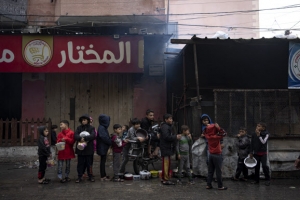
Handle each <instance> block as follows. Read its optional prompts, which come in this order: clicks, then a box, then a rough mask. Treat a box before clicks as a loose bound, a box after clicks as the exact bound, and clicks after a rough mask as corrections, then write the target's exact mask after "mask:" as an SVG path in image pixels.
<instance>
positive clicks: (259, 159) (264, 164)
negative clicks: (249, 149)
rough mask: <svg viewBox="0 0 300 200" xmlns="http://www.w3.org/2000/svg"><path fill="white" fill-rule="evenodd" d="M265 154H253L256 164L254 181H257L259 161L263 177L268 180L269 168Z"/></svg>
mask: <svg viewBox="0 0 300 200" xmlns="http://www.w3.org/2000/svg"><path fill="white" fill-rule="evenodd" d="M267 156H268V155H267V154H265V155H262V156H259V155H257V154H254V158H255V159H256V160H257V165H256V166H255V175H254V180H255V181H256V182H259V170H260V163H261V164H262V169H263V172H264V174H265V178H266V180H267V181H269V180H270V169H269V166H268V165H267Z"/></svg>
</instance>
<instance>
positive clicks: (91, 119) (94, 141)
mask: <svg viewBox="0 0 300 200" xmlns="http://www.w3.org/2000/svg"><path fill="white" fill-rule="evenodd" d="M93 121H94V120H93V118H92V117H90V125H92V126H93ZM96 138H97V130H96V128H95V139H94V140H93V143H94V152H95V151H97V140H96ZM93 164H94V156H93V157H92V163H91V167H90V172H91V174H92V177H95V176H94V174H93ZM82 177H84V178H86V177H88V175H87V173H84V174H83V176H82Z"/></svg>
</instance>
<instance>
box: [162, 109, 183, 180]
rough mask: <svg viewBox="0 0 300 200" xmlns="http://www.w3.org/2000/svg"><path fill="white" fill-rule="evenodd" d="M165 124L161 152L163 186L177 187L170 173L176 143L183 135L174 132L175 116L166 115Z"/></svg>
mask: <svg viewBox="0 0 300 200" xmlns="http://www.w3.org/2000/svg"><path fill="white" fill-rule="evenodd" d="M163 119H164V122H163V123H162V124H161V134H160V135H161V136H160V150H161V157H162V180H161V183H162V184H163V185H175V183H173V182H172V181H170V176H169V171H170V167H171V156H172V155H173V154H174V152H175V148H176V146H175V145H176V142H177V140H180V139H181V135H180V134H179V135H176V134H175V133H173V132H172V124H173V116H172V115H171V114H165V115H164V116H163Z"/></svg>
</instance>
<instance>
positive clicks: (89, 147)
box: [74, 115, 95, 183]
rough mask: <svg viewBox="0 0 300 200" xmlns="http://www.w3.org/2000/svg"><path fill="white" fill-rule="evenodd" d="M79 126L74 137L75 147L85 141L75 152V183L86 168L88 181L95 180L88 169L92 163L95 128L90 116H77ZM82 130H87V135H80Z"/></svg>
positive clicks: (79, 179) (80, 179) (79, 180)
mask: <svg viewBox="0 0 300 200" xmlns="http://www.w3.org/2000/svg"><path fill="white" fill-rule="evenodd" d="M79 122H80V124H81V125H80V126H78V127H77V129H76V131H75V134H74V138H75V141H76V147H77V146H78V143H83V142H84V143H85V144H86V146H85V147H84V149H83V150H80V149H78V148H76V150H75V153H76V154H77V159H78V162H77V173H78V178H77V180H76V181H75V183H80V182H81V181H82V176H83V173H84V172H85V170H86V169H87V172H88V176H89V179H88V180H89V181H91V182H95V179H94V178H93V176H92V173H91V171H90V169H91V165H92V157H93V156H94V143H93V140H94V139H95V128H94V127H93V126H91V125H90V116H88V115H82V116H81V117H80V118H79ZM83 131H86V132H88V134H89V135H85V136H81V135H80V133H82V132H83Z"/></svg>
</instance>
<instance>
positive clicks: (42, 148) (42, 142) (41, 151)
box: [38, 126, 51, 157]
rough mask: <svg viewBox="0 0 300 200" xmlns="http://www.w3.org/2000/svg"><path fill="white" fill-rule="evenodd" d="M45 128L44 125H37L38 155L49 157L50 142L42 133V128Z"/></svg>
mask: <svg viewBox="0 0 300 200" xmlns="http://www.w3.org/2000/svg"><path fill="white" fill-rule="evenodd" d="M46 128H47V127H45V126H40V127H38V132H39V134H40V137H39V140H38V155H39V156H47V157H49V156H50V155H51V150H50V142H49V140H48V138H47V137H46V136H45V135H44V130H45V129H46Z"/></svg>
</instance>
